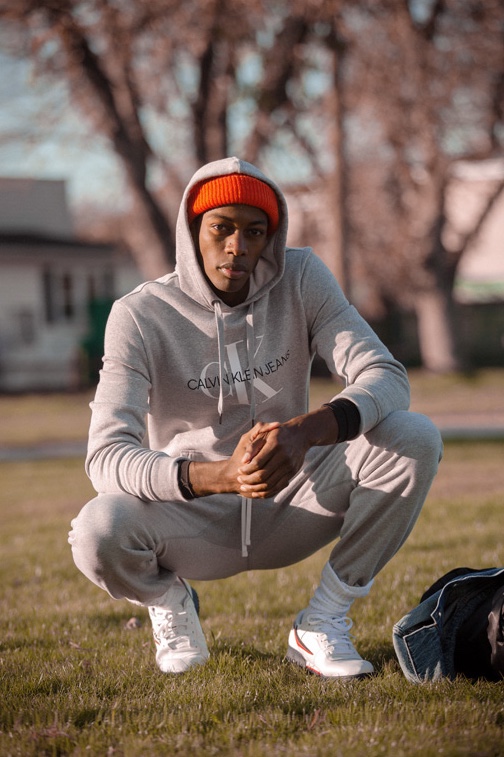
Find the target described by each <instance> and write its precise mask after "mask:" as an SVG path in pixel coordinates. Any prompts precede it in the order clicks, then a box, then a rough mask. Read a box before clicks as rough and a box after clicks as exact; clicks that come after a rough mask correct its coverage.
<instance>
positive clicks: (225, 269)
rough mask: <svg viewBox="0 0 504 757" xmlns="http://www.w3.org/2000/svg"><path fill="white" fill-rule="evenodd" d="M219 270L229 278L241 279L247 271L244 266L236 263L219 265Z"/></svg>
mask: <svg viewBox="0 0 504 757" xmlns="http://www.w3.org/2000/svg"><path fill="white" fill-rule="evenodd" d="M219 271H221V273H223V274H224V276H227V277H228V278H229V279H241V278H243V276H245V275H246V274H247V273H248V270H247V269H246V268H245V267H244V266H238V265H221V266H220V267H219Z"/></svg>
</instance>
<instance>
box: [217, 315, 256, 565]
mask: <svg viewBox="0 0 504 757" xmlns="http://www.w3.org/2000/svg"><path fill="white" fill-rule="evenodd" d="M213 306H214V313H215V324H216V328H217V348H218V352H219V400H218V404H217V411H218V413H219V423H222V415H223V411H224V390H223V373H224V367H225V360H226V355H225V333H224V317H223V315H222V308H221V304H220V302H219V300H214V302H213ZM245 321H246V338H247V362H248V371H249V374H250V428H253V426H254V425H255V408H256V402H255V391H254V349H255V333H254V303H253V302H251V303H250V305H249V308H248V311H247V315H246V318H245ZM241 500H242V502H241V543H242V557H247V556H248V547H250V545H251V543H252V542H251V528H252V500H251V499H250V498H249V497H242V498H241Z"/></svg>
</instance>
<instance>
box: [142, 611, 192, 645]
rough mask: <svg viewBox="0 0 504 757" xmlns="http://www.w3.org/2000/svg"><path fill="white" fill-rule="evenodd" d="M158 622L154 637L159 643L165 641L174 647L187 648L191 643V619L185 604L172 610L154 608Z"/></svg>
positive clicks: (153, 612)
mask: <svg viewBox="0 0 504 757" xmlns="http://www.w3.org/2000/svg"><path fill="white" fill-rule="evenodd" d="M152 615H153V616H154V618H155V620H156V626H157V627H156V628H155V629H153V630H154V636H155V638H157V640H158V641H165V642H168V643H169V644H170V646H172V647H177V646H187V644H190V643H191V625H192V623H191V617H190V614H189V613H188V612H187V610H186V609H185V607H184V605H183V604H178V605H175V606H173V607H170V608H166V607H159V608H158V607H156V608H153V611H152Z"/></svg>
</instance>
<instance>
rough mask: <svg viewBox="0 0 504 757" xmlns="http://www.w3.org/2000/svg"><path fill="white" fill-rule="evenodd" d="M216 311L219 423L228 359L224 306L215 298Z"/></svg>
mask: <svg viewBox="0 0 504 757" xmlns="http://www.w3.org/2000/svg"><path fill="white" fill-rule="evenodd" d="M213 305H214V313H215V325H216V328H217V349H218V351H219V401H218V403H217V412H218V413H219V423H222V412H223V409H224V390H223V388H222V372H223V369H224V361H225V359H226V356H225V352H224V347H225V344H224V339H225V337H224V318H223V316H222V308H221V304H220V302H219V300H215V301H214V303H213Z"/></svg>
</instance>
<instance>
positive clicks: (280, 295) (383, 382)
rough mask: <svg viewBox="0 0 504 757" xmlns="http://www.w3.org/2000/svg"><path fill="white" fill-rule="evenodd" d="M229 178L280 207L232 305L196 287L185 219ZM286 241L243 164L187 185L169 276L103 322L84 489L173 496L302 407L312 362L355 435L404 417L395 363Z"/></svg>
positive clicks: (229, 164) (120, 304)
mask: <svg viewBox="0 0 504 757" xmlns="http://www.w3.org/2000/svg"><path fill="white" fill-rule="evenodd" d="M230 173H244V174H250V175H252V176H254V177H256V178H258V179H261V180H262V181H264V182H266V183H267V184H269V185H270V186H271V187H272V188H273V189H274V191H275V192H276V193H277V196H278V203H279V208H280V224H279V228H278V229H277V231H276V232H275V233H274V234H273V235H272V236H271V238H270V239H269V242H268V245H267V247H266V250H265V251H264V253H263V255H262V257H261V259H260V260H259V263H258V265H257V267H256V269H255V271H254V274H253V276H252V278H251V282H250V288H249V293H248V297H247V299H246V300H245V302H243V303H242V304H241V305H238V306H235V307H228V306H227V305H225V304H224V302H222V300H220V299H219V298H218V296H217V295H216V294H215V293H214V292H213V290H212V289H211V288H210V286H209V285H208V283H207V281H206V278H205V276H204V275H203V273H202V270H201V268H200V265H199V263H198V259H197V256H196V251H195V248H194V244H193V241H192V238H191V234H190V230H189V226H188V221H187V211H186V198H187V195H188V192H189V190H190V188H191V187H192V186H193V185H194V184H195V183H196V182H199V181H201V180H202V179H205V178H211V177H215V176H220V175H224V174H230ZM286 237H287V207H286V203H285V199H284V197H283V195H282V193H281V192H280V190H279V189H278V187H277V186H276V185H275V184H274V183H273V182H272V181H271V180H270V179H268V178H267V177H266V176H264V175H263V174H262V173H261V172H260V171H259V170H258V169H257V168H255V167H254V166H252V165H250V164H249V163H245V162H244V161H241V160H239V159H238V158H226V159H224V160H220V161H216V162H214V163H210V164H208V165H206V166H204V167H203V168H202V169H200V170H199V171H197V172H196V174H195V175H194V176H193V178H192V179H191V181H190V182H189V184H188V186H187V188H186V190H185V193H184V196H183V198H182V202H181V207H180V212H179V217H178V221H177V230H176V247H177V252H176V269H175V271H174V272H173V273H170V274H168V275H166V276H163V277H162V278H160V279H157V280H156V281H149V282H146V283H144V284H142V285H141V286H139V287H137V288H136V289H135V290H134V291H133V292H131V293H130V294H128V295H126V296H125V297H122V298H121V299H120V300H118V301H117V302H116V303H115V304H114V306H113V308H112V311H111V313H110V317H109V320H108V324H107V329H106V336H105V356H104V359H103V369H102V371H101V374H100V381H99V385H98V387H97V391H96V396H95V399H94V402H93V403H92V404H91V407H92V411H93V412H92V420H91V427H90V433H89V446H88V455H87V460H86V470H87V473H88V475H89V477H90V478H91V481H92V483H93V485H94V487H95V489H96V490H97V491H98V492H100V493H113V492H127V493H130V494H132V495H135V496H137V497H139V498H141V499H143V500H146V501H149V500H158V501H177V500H178V501H180V500H183V499H184V498H183V495H182V493H181V491H180V488H179V485H178V462H179V461H180V460H182V459H191V460H207V461H212V460H218V459H222V458H225V457H227V456H230V455H231V454H232V452H233V450H234V448H235V446H236V444H237V442H238V440H239V438H240V436H241V435H242V434H244V433H245V432H246V431H247V430H248V429H250V427H251V424H252V423H253V422H254V421H259V420H261V421H287V420H288V419H290V418H292V417H294V416H296V415H299V414H301V413H305V412H306V411H307V409H308V389H309V378H310V370H311V364H312V360H313V358H314V356H315V355H319V356H320V357H321V358H322V359H323V360H324V361H325V363H326V364H327V366H328V368H329V371H330V372H331V373H333V374H337V375H338V376H339V377H340V378H341V379H342V381H343V384H344V389H343V391H342V392H341V393H339V394H338V396H339V397H346V398H348V399H350V400H351V401H352V402H354V403H355V404H356V405H357V407H358V409H359V411H360V416H361V428H360V432H361V433H366V432H367V431H368V430H369V429H371V428H373V427H374V426H375V425H376V424H377V423H379V422H380V421H381V420H382V419H383V418H385V417H386V416H387V415H388V414H389V413H390V412H392V411H393V410H399V409H407V407H408V404H409V385H408V380H407V376H406V372H405V370H404V368H403V367H402V366H401V364H400V363H398V362H397V361H396V360H395V359H394V358H393V357H392V355H391V354H390V352H389V351H388V350H387V349H386V348H385V347H384V345H383V344H382V343H381V342H380V340H379V339H378V338H377V336H376V335H375V334H374V332H373V331H372V329H371V328H370V327H369V326H368V325H367V323H366V322H365V321H364V320H363V319H362V318H361V317H360V315H359V314H358V313H357V311H356V310H355V308H354V307H352V306H351V305H350V304H349V303H348V301H347V300H346V299H345V296H344V295H343V293H342V291H341V289H340V287H339V286H338V284H337V282H336V281H335V279H334V277H333V276H332V274H331V273H330V271H329V270H328V269H327V268H326V266H325V265H324V264H323V263H322V261H321V260H320V259H319V258H318V257H317V256H316V255H315V254H314V253H313V252H312V250H311V249H310V248H303V249H301V248H286ZM327 399H328V401H329V400H330V399H331V398H330V397H328V398H327Z"/></svg>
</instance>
